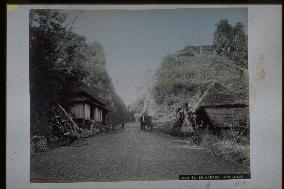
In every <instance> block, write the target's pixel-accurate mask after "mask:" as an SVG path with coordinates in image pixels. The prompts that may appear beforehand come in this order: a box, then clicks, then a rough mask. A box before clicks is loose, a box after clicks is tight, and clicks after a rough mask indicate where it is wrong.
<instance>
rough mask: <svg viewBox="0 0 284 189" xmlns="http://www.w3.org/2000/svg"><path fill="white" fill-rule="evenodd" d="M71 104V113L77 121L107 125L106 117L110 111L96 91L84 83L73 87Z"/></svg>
mask: <svg viewBox="0 0 284 189" xmlns="http://www.w3.org/2000/svg"><path fill="white" fill-rule="evenodd" d="M71 102H72V104H71V108H70V112H71V115H72V116H73V117H74V119H75V120H83V121H85V120H88V121H97V122H102V123H105V116H106V114H107V113H108V112H109V111H110V110H109V109H108V108H107V106H106V104H105V103H104V101H103V100H102V99H100V98H99V97H98V96H97V94H96V91H95V90H94V89H93V88H91V87H89V86H87V85H85V84H83V83H76V84H74V85H73V95H72V97H71Z"/></svg>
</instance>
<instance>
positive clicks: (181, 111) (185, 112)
mask: <svg viewBox="0 0 284 189" xmlns="http://www.w3.org/2000/svg"><path fill="white" fill-rule="evenodd" d="M194 119H195V116H194V114H192V112H191V111H190V108H189V107H188V103H184V104H183V105H182V106H181V107H179V108H178V109H177V111H176V122H175V124H174V127H173V129H176V130H177V129H178V133H181V134H188V135H190V134H192V133H194V122H195V121H194Z"/></svg>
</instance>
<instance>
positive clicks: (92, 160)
mask: <svg viewBox="0 0 284 189" xmlns="http://www.w3.org/2000/svg"><path fill="white" fill-rule="evenodd" d="M237 173H249V169H248V168H246V167H243V166H242V165H240V164H238V163H231V162H228V161H225V160H223V159H221V158H217V157H215V156H213V155H212V154H211V153H209V152H207V151H205V150H204V149H203V148H200V147H194V146H190V145H187V144H185V143H184V142H183V141H182V140H180V139H179V138H176V137H172V136H170V135H167V134H165V133H161V132H157V131H155V130H153V132H150V131H147V130H146V131H145V132H141V131H140V130H139V124H138V123H128V124H126V126H125V128H124V129H118V130H116V131H114V132H109V133H101V134H98V135H96V136H94V137H90V138H85V139H81V140H78V141H76V142H75V143H73V144H72V145H70V146H63V147H59V148H54V149H51V150H49V151H47V152H44V153H40V154H36V155H35V156H34V157H32V158H31V182H81V181H86V182H95V181H124V180H176V179H178V176H179V175H182V174H183V175H196V174H237Z"/></svg>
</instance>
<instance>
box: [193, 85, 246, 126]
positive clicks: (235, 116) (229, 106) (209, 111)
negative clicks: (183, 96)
mask: <svg viewBox="0 0 284 189" xmlns="http://www.w3.org/2000/svg"><path fill="white" fill-rule="evenodd" d="M193 112H195V114H196V115H197V116H198V117H199V122H200V121H201V120H202V121H203V122H205V123H207V124H208V125H210V126H213V127H215V128H216V127H218V128H231V127H234V128H238V127H243V126H247V124H248V120H249V98H248V94H245V93H240V92H238V93H236V92H233V91H230V90H228V89H227V88H226V87H224V86H222V85H221V84H219V83H213V84H212V85H211V86H210V87H209V88H208V89H207V90H206V91H205V92H204V94H203V96H202V97H201V99H200V101H199V102H198V103H197V106H196V107H195V108H194V109H193Z"/></svg>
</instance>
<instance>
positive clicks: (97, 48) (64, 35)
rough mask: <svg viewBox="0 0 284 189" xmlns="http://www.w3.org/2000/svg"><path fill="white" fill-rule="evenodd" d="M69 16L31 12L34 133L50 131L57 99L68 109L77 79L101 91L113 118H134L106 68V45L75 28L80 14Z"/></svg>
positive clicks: (49, 12)
mask: <svg viewBox="0 0 284 189" xmlns="http://www.w3.org/2000/svg"><path fill="white" fill-rule="evenodd" d="M67 17H68V14H66V13H63V12H61V11H60V10H31V11H30V23H29V29H30V46H29V48H30V97H31V132H34V131H35V130H39V132H41V133H45V134H46V133H48V132H49V131H48V127H47V126H48V124H49V120H50V118H51V116H52V115H51V113H50V111H49V110H50V107H51V106H52V105H53V104H54V103H55V100H57V101H58V102H60V104H61V105H62V106H63V107H65V108H68V105H69V99H68V98H67V97H68V96H70V94H71V93H72V92H73V91H72V88H70V87H69V88H68V86H70V85H69V84H70V82H73V81H80V82H84V83H85V84H87V85H89V86H91V87H93V88H95V89H96V90H97V91H98V95H99V96H100V97H101V98H102V99H103V100H104V101H105V102H106V103H107V105H108V107H109V108H110V109H111V110H112V112H111V113H110V115H109V117H108V119H109V121H119V120H120V119H125V120H128V119H129V118H130V115H129V113H128V111H127V108H126V106H125V104H124V102H123V101H122V100H121V99H120V97H119V96H118V95H117V94H116V92H115V89H114V87H113V85H112V82H111V79H110V77H109V75H108V73H107V71H106V67H105V54H104V51H103V47H102V46H101V45H100V43H99V42H93V43H91V44H88V43H87V42H86V40H85V38H84V37H83V36H80V35H78V34H76V33H74V32H73V31H72V27H73V25H74V22H75V21H76V19H77V17H78V15H77V16H76V17H74V18H73V19H69V20H71V22H70V23H67Z"/></svg>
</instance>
